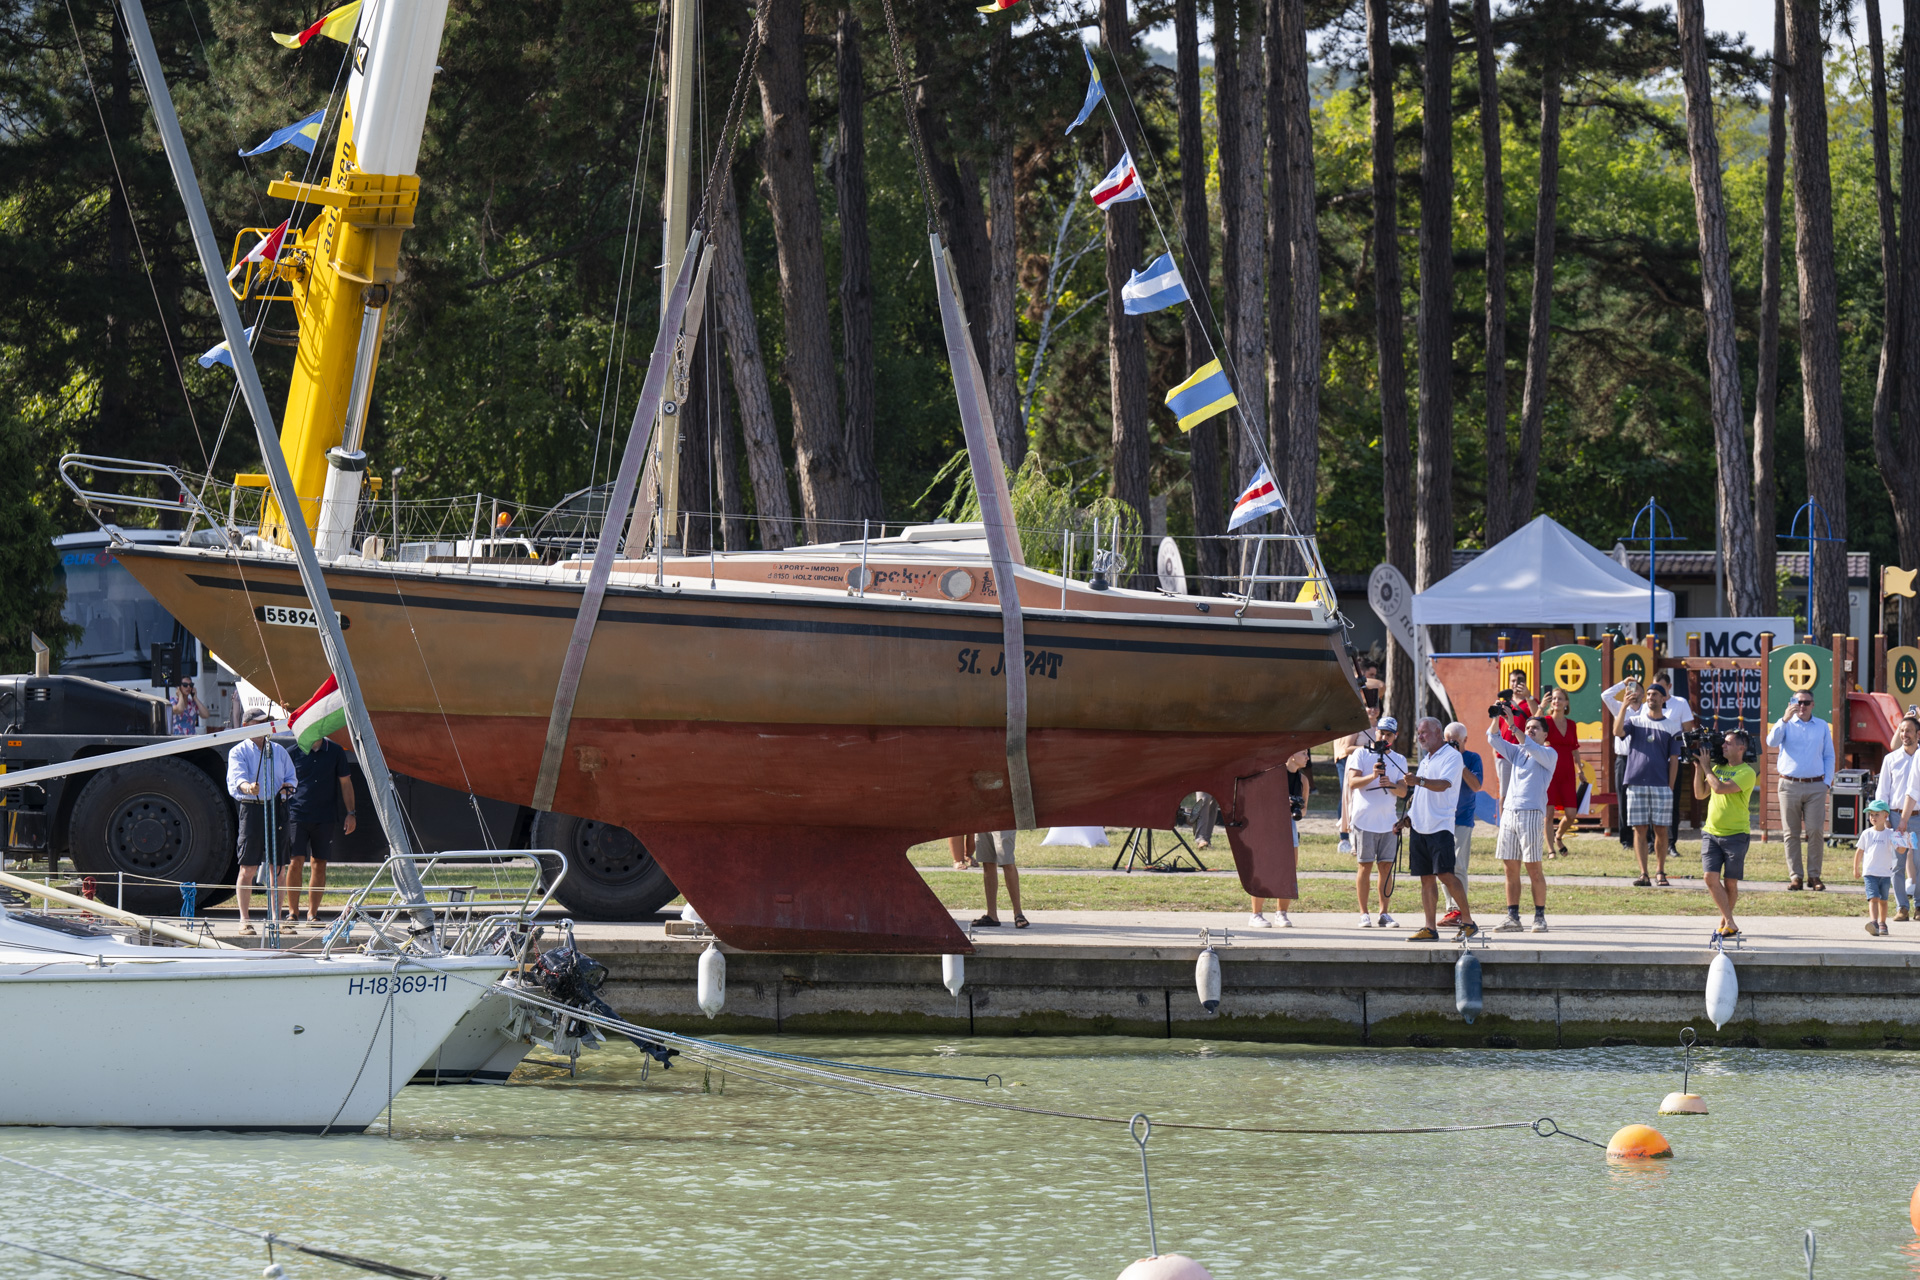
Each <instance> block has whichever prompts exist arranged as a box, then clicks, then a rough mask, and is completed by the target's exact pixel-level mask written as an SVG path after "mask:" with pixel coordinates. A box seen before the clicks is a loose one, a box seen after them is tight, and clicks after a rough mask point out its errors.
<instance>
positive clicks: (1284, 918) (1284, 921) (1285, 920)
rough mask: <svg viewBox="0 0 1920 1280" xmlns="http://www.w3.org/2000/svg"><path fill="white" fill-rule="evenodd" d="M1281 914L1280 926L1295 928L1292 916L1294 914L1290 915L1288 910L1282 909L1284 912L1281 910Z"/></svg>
mask: <svg viewBox="0 0 1920 1280" xmlns="http://www.w3.org/2000/svg"><path fill="white" fill-rule="evenodd" d="M1279 915H1280V927H1281V928H1282V929H1291V928H1293V917H1292V916H1290V915H1288V914H1287V913H1286V912H1284V911H1282V912H1280V913H1279Z"/></svg>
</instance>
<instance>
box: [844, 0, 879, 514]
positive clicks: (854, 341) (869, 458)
mask: <svg viewBox="0 0 1920 1280" xmlns="http://www.w3.org/2000/svg"><path fill="white" fill-rule="evenodd" d="M834 66H835V69H836V71H837V72H838V73H839V79H840V111H839V115H840V132H839V136H838V137H837V138H836V139H835V143H836V145H835V147H834V160H833V190H834V197H835V201H836V203H837V204H838V205H839V206H840V338H841V342H840V345H841V359H842V361H843V362H844V369H845V379H846V388H847V417H846V424H847V425H846V434H845V440H846V449H847V477H848V482H849V484H850V486H851V488H852V501H853V509H852V515H853V516H854V518H856V519H868V520H879V519H880V518H881V517H882V516H883V515H884V514H885V513H886V507H885V504H884V503H883V502H882V501H881V497H880V470H879V468H878V466H876V465H875V463H874V458H873V253H872V248H871V245H870V243H869V240H868V236H867V113H866V93H867V78H866V73H865V70H864V69H863V68H862V66H861V64H860V19H859V18H857V17H855V16H854V14H853V10H851V9H843V10H841V12H840V27H839V30H838V31H837V32H835V35H834Z"/></svg>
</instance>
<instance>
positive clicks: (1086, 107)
mask: <svg viewBox="0 0 1920 1280" xmlns="http://www.w3.org/2000/svg"><path fill="white" fill-rule="evenodd" d="M1080 52H1082V53H1084V54H1086V55H1087V74H1088V75H1091V76H1092V77H1093V80H1092V81H1091V82H1090V83H1089V84H1088V85H1087V100H1086V101H1085V102H1083V103H1081V104H1080V114H1079V115H1077V116H1075V117H1074V118H1073V123H1072V124H1070V125H1068V126H1067V132H1068V133H1072V132H1073V131H1074V130H1075V129H1078V128H1079V127H1080V126H1081V125H1083V124H1085V123H1086V122H1087V117H1088V116H1090V115H1092V114H1093V109H1094V108H1095V107H1097V106H1099V105H1100V100H1101V99H1102V98H1104V97H1106V96H1107V86H1106V85H1104V84H1102V83H1100V68H1099V67H1097V66H1095V65H1094V64H1093V50H1091V49H1089V48H1087V46H1086V45H1084V44H1083V45H1081V46H1080Z"/></svg>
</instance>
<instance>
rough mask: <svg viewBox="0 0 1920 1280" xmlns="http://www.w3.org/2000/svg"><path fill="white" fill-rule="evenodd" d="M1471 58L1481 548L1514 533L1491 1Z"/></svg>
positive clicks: (1503, 196) (1480, 1)
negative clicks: (1483, 507)
mask: <svg viewBox="0 0 1920 1280" xmlns="http://www.w3.org/2000/svg"><path fill="white" fill-rule="evenodd" d="M1473 39H1474V54H1475V57H1476V60H1477V62H1478V70H1479V73H1480V166H1481V202H1482V204H1483V205H1484V207H1485V215H1484V216H1485V219H1486V225H1487V266H1486V272H1487V336H1486V344H1487V351H1486V359H1487V372H1486V386H1487V514H1486V526H1487V533H1486V544H1487V545H1488V546H1492V545H1493V544H1494V543H1496V542H1498V541H1500V540H1501V539H1502V538H1504V537H1506V536H1507V535H1508V534H1510V533H1512V532H1513V530H1514V522H1513V516H1512V514H1511V500H1512V496H1513V495H1512V492H1511V487H1512V484H1513V479H1512V476H1511V475H1510V474H1509V463H1508V461H1507V176H1506V168H1505V164H1504V161H1503V157H1502V154H1501V150H1500V146H1501V143H1500V64H1499V59H1498V58H1497V57H1495V54H1494V45H1493V6H1492V3H1491V0H1474V5H1473Z"/></svg>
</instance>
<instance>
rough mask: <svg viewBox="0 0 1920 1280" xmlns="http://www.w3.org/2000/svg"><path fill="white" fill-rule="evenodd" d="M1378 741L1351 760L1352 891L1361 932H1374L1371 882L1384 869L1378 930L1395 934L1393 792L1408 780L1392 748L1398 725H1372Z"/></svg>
mask: <svg viewBox="0 0 1920 1280" xmlns="http://www.w3.org/2000/svg"><path fill="white" fill-rule="evenodd" d="M1374 730H1375V735H1376V736H1375V737H1374V739H1373V740H1372V741H1370V742H1369V743H1368V744H1367V745H1365V746H1363V747H1360V748H1359V749H1357V750H1356V751H1355V752H1354V753H1353V754H1352V755H1351V756H1349V757H1348V758H1347V773H1346V782H1345V784H1344V785H1343V787H1342V790H1343V791H1344V792H1345V794H1346V796H1347V816H1348V821H1349V822H1350V823H1351V825H1352V827H1353V837H1354V842H1353V856H1354V858H1355V860H1356V861H1357V862H1358V863H1359V870H1358V872H1357V873H1356V874H1355V877H1354V891H1355V892H1356V893H1357V894H1358V895H1359V898H1360V927H1361V928H1362V929H1371V928H1373V927H1374V925H1375V921H1374V918H1373V916H1372V915H1371V914H1369V912H1368V910H1367V882H1368V881H1369V880H1370V879H1371V878H1372V873H1373V868H1374V867H1375V866H1376V865H1377V866H1378V867H1379V869H1380V919H1379V922H1378V924H1379V927H1380V928H1382V929H1391V928H1392V927H1393V923H1394V922H1393V917H1392V916H1391V915H1390V914H1388V904H1389V903H1390V902H1391V901H1392V898H1393V867H1394V864H1395V863H1396V862H1398V861H1399V859H1400V830H1399V827H1400V815H1399V813H1398V812H1397V810H1396V808H1395V806H1394V790H1393V789H1394V788H1395V787H1397V786H1399V785H1400V782H1401V779H1403V778H1405V777H1406V776H1407V758H1406V757H1405V756H1403V755H1401V754H1400V753H1399V752H1398V751H1395V750H1394V749H1393V739H1394V735H1395V734H1397V733H1399V732H1400V722H1399V721H1398V720H1395V719H1394V718H1393V717H1392V716H1382V717H1381V718H1380V721H1379V723H1378V724H1377V725H1375V726H1374Z"/></svg>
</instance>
